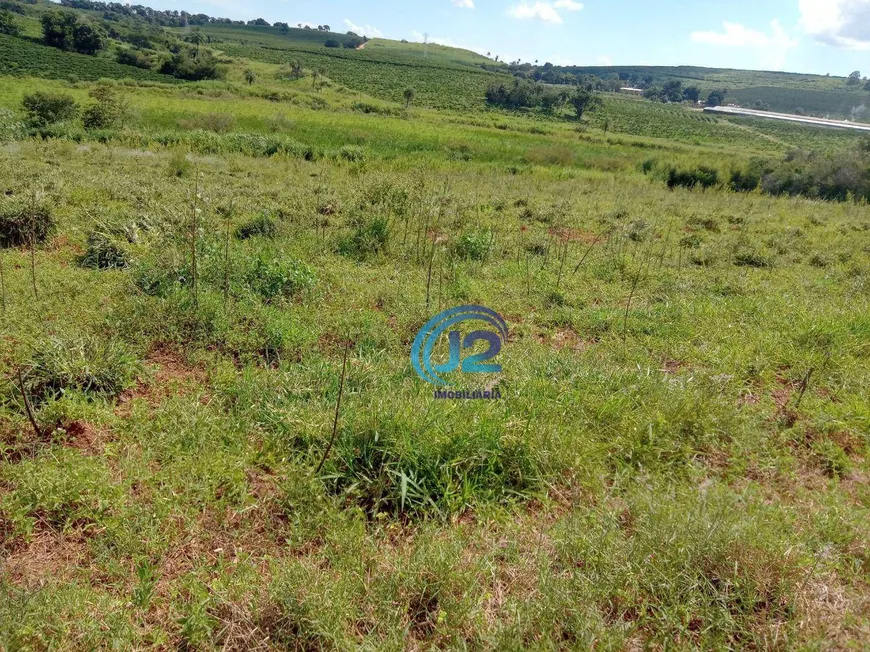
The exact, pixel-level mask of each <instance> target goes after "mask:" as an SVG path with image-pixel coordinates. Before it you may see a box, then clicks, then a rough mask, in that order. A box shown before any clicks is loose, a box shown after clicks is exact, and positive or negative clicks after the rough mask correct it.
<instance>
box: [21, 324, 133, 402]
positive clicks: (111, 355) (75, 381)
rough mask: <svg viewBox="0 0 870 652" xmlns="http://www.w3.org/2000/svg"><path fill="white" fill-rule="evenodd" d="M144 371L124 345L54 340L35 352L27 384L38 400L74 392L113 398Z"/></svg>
mask: <svg viewBox="0 0 870 652" xmlns="http://www.w3.org/2000/svg"><path fill="white" fill-rule="evenodd" d="M141 372H142V365H141V363H140V362H139V360H138V359H137V358H136V357H135V356H134V355H133V354H132V353H131V352H130V351H129V349H128V348H127V347H126V346H125V345H124V344H123V343H122V342H119V341H116V340H111V339H107V338H105V337H95V336H91V335H87V336H83V337H52V338H50V339H48V340H47V341H44V342H41V343H40V345H39V347H38V348H37V349H36V350H35V351H34V353H33V355H32V359H31V363H30V368H29V370H28V371H27V375H26V380H25V383H26V385H27V387H28V390H29V392H30V394H31V395H32V396H33V397H34V398H36V399H37V400H45V399H48V398H52V397H53V398H60V397H61V396H62V395H63V394H64V393H65V392H67V391H73V390H74V391H78V392H84V393H86V394H90V395H95V396H103V397H107V398H113V397H116V396H118V395H119V394H121V392H123V391H124V390H125V389H128V388H129V387H131V386H132V384H133V382H134V381H135V379H136V377H137V376H138V375H139V374H140V373H141Z"/></svg>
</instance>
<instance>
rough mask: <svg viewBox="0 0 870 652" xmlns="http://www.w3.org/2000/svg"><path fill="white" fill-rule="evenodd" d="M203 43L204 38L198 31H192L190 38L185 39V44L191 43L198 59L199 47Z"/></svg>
mask: <svg viewBox="0 0 870 652" xmlns="http://www.w3.org/2000/svg"><path fill="white" fill-rule="evenodd" d="M204 41H205V37H204V36H203V35H202V32H201V31H200V30H198V29H195V30H193V31H192V32H191V33H190V36H188V37H187V42H188V43H192V44H193V47H194V53H195V56H196V57H197V58H198V57H199V46H200V45H202V44H203V42H204Z"/></svg>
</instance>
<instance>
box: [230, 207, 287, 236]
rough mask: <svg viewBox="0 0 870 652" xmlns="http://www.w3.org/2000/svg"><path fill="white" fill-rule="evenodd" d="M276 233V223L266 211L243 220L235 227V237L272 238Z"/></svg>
mask: <svg viewBox="0 0 870 652" xmlns="http://www.w3.org/2000/svg"><path fill="white" fill-rule="evenodd" d="M277 234H278V225H277V224H276V223H275V220H273V219H272V218H271V217H269V215H268V214H267V213H260V214H259V215H257V217H255V218H253V219H252V220H249V221H248V222H245V223H244V224H242V225H240V226H239V227H238V228H237V229H236V238H238V239H239V240H248V239H250V238H255V237H261V238H274V237H275V236H276V235H277Z"/></svg>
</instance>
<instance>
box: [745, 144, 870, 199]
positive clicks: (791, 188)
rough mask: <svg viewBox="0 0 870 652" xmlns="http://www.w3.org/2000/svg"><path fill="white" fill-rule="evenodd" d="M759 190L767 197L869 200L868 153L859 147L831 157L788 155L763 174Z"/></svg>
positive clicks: (869, 163) (803, 153)
mask: <svg viewBox="0 0 870 652" xmlns="http://www.w3.org/2000/svg"><path fill="white" fill-rule="evenodd" d="M761 188H762V190H764V192H766V193H768V194H771V195H801V196H803V197H809V198H811V199H825V200H829V201H846V200H849V199H855V200H860V199H867V200H870V154H868V152H866V151H864V150H862V149H861V148H860V147H858V148H856V149H855V150H853V151H844V152H839V153H836V154H832V155H824V154H820V153H817V152H800V151H798V152H791V153H790V154H788V155H787V156H786V158H785V160H784V161H783V162H782V163H781V164H780V165H779V166H778V167H776V168H775V169H773V170H771V171H770V172H768V173H767V174H765V175H764V177H763V178H762V181H761Z"/></svg>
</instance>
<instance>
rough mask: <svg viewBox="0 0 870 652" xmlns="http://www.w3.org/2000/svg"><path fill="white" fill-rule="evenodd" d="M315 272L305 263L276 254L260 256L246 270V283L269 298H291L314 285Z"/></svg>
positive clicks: (265, 297) (262, 295)
mask: <svg viewBox="0 0 870 652" xmlns="http://www.w3.org/2000/svg"><path fill="white" fill-rule="evenodd" d="M314 281H315V277H314V272H312V271H311V268H309V267H308V266H307V265H305V264H304V263H302V262H300V261H298V260H293V259H282V258H280V257H276V256H269V257H265V256H260V257H257V258H255V259H254V261H253V264H252V265H251V266H250V267H249V268H248V269H247V271H246V272H245V283H246V285H247V286H248V287H249V288H250V289H251V290H252V291H254V292H256V293H257V294H259V295H260V296H261V297H263V298H264V299H267V300H271V299H276V298H278V297H283V298H285V299H290V298H292V297H294V296H296V295H298V294H300V293H301V292H305V291H308V290H310V289H311V288H312V287H314Z"/></svg>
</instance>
